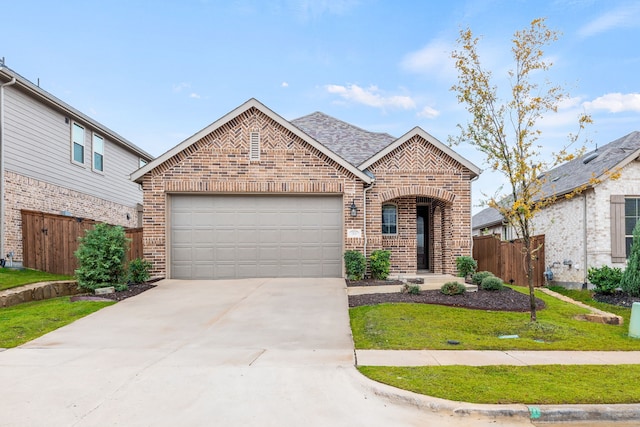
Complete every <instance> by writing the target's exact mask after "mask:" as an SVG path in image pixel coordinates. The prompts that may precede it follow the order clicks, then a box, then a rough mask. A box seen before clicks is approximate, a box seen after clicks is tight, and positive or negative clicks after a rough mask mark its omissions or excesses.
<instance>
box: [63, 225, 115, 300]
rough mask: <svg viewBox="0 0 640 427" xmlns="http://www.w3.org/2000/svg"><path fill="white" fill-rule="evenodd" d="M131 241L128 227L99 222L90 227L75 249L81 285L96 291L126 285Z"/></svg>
mask: <svg viewBox="0 0 640 427" xmlns="http://www.w3.org/2000/svg"><path fill="white" fill-rule="evenodd" d="M127 243H128V239H127V238H126V237H125V234H124V228H122V227H120V226H112V225H107V224H101V223H99V224H96V225H95V226H94V227H93V228H92V229H90V230H87V232H86V233H85V235H84V237H81V238H80V246H79V247H78V250H77V251H76V252H75V256H76V258H77V259H78V264H79V267H78V269H77V270H76V271H75V276H76V279H77V280H78V286H79V287H80V288H82V289H86V290H89V291H93V290H94V289H97V288H101V287H104V286H116V285H120V284H123V283H124V282H125V280H124V279H125V268H124V260H125V256H126V254H127Z"/></svg>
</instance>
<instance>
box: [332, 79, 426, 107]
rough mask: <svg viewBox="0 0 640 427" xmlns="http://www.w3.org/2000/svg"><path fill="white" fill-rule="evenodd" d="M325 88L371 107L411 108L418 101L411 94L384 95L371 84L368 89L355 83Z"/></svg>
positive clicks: (348, 99)
mask: <svg viewBox="0 0 640 427" xmlns="http://www.w3.org/2000/svg"><path fill="white" fill-rule="evenodd" d="M325 89H326V90H327V92H329V93H332V94H336V95H339V96H340V97H342V98H344V99H346V100H347V101H351V102H355V103H357V104H363V105H367V106H369V107H375V108H387V107H390V108H400V109H402V110H411V109H414V108H416V103H415V101H414V100H413V99H412V98H411V97H410V96H403V95H393V96H383V95H382V94H381V91H380V89H378V87H377V86H375V85H372V86H369V87H368V88H366V89H365V88H362V87H360V86H358V85H355V84H352V85H348V86H341V85H326V86H325Z"/></svg>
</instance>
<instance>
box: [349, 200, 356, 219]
mask: <svg viewBox="0 0 640 427" xmlns="http://www.w3.org/2000/svg"><path fill="white" fill-rule="evenodd" d="M349 214H350V215H351V216H353V217H356V216H358V207H357V206H356V201H355V200H353V201H352V202H351V206H350V207H349Z"/></svg>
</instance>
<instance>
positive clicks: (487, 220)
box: [471, 208, 516, 240]
mask: <svg viewBox="0 0 640 427" xmlns="http://www.w3.org/2000/svg"><path fill="white" fill-rule="evenodd" d="M471 226H472V234H473V235H474V236H486V235H489V234H491V235H498V236H500V239H501V240H513V239H515V238H516V237H515V233H514V232H513V228H512V227H510V226H509V225H508V224H507V223H506V222H505V220H504V218H503V217H502V215H501V214H500V212H499V211H498V210H497V209H493V208H486V209H483V210H481V211H480V212H478V213H477V214H475V215H474V216H473V217H472V218H471Z"/></svg>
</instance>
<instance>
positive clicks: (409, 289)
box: [401, 283, 420, 295]
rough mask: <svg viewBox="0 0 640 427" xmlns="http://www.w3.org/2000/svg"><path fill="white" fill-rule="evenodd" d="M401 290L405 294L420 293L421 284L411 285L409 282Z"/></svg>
mask: <svg viewBox="0 0 640 427" xmlns="http://www.w3.org/2000/svg"><path fill="white" fill-rule="evenodd" d="M401 292H402V293H403V294H410V295H420V286H419V285H409V284H408V283H405V284H404V285H402V290H401Z"/></svg>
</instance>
